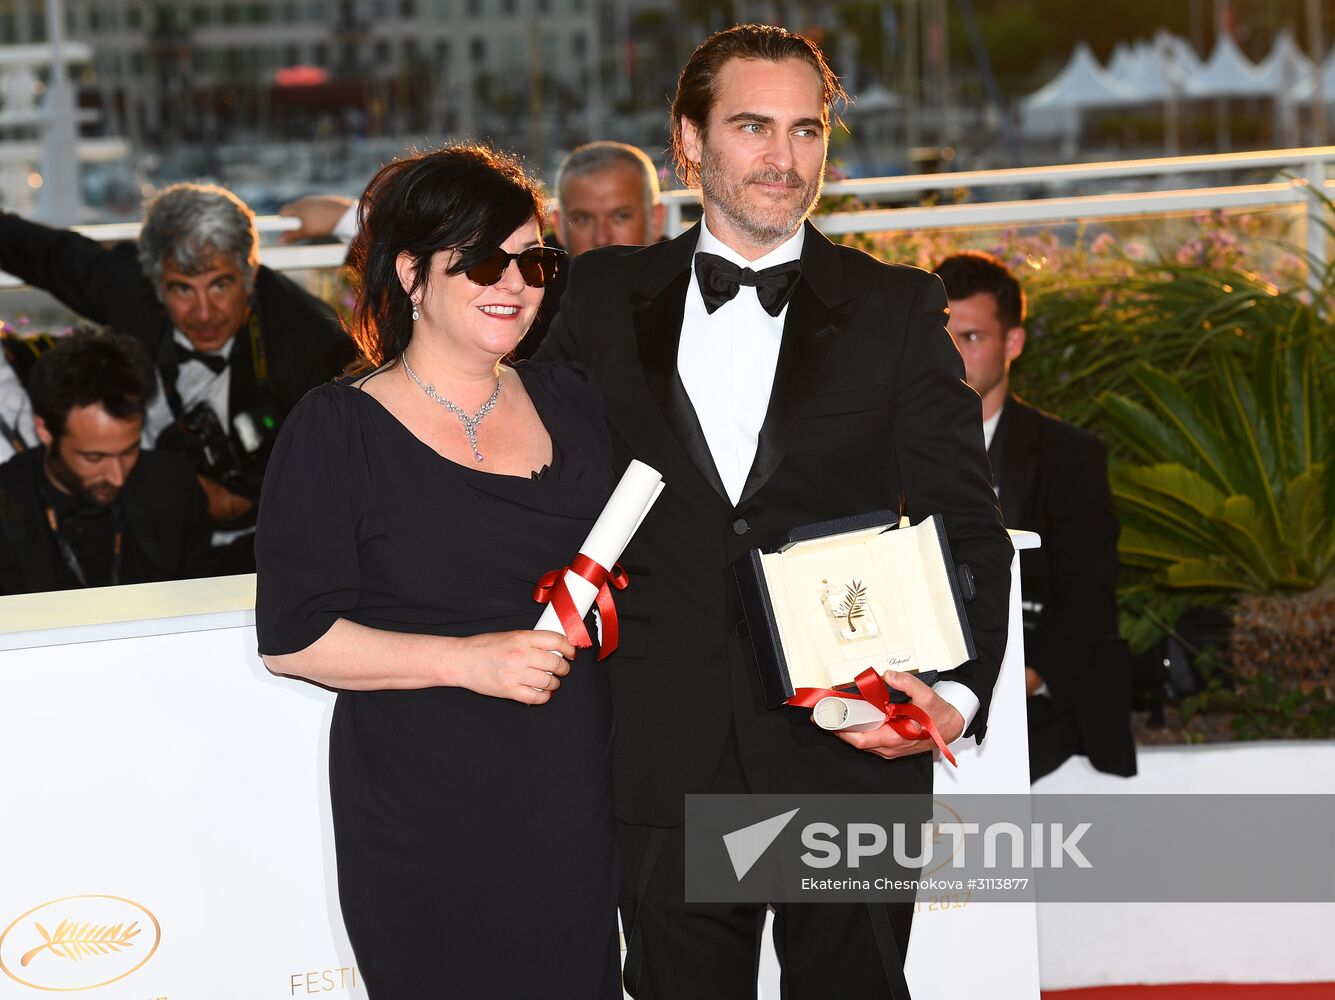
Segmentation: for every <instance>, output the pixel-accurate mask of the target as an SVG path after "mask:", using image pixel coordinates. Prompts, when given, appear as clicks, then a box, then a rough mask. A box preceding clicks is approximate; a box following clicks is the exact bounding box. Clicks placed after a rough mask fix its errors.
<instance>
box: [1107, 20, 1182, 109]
mask: <svg viewBox="0 0 1335 1000" xmlns="http://www.w3.org/2000/svg"><path fill="white" fill-rule="evenodd" d="M1182 46H1186V48H1187V51H1188V53H1189V55H1184V54H1183V53H1182V52H1181V48H1182ZM1120 48H1121V46H1119V49H1120ZM1190 48H1191V47H1190V46H1187V45H1186V43H1185V42H1183V41H1182V39H1180V38H1176V37H1174V36H1172V35H1169V34H1168V33H1167V32H1160V33H1159V34H1158V35H1156V36H1155V39H1154V41H1153V42H1146V41H1139V42H1136V44H1135V46H1134V47H1133V48H1130V49H1127V50H1126V52H1125V54H1123V55H1122V57H1121V58H1120V59H1119V58H1117V53H1116V52H1115V53H1114V56H1113V62H1112V64H1111V67H1110V69H1109V72H1110V73H1112V75H1113V76H1115V77H1116V78H1117V79H1118V80H1119V81H1121V82H1122V83H1124V84H1126V85H1127V86H1128V87H1131V88H1132V89H1133V90H1135V91H1136V92H1137V93H1138V94H1139V95H1140V96H1141V98H1142V99H1143V100H1147V101H1150V100H1153V101H1160V100H1163V99H1164V98H1165V97H1167V96H1168V93H1169V81H1170V80H1174V81H1176V87H1177V90H1178V91H1179V92H1182V91H1184V90H1185V87H1186V84H1185V79H1186V76H1187V73H1188V72H1189V70H1188V67H1189V66H1198V65H1199V63H1198V62H1196V60H1195V53H1194V52H1191V51H1190ZM1188 60H1190V61H1188Z"/></svg>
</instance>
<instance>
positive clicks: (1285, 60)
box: [1256, 28, 1312, 94]
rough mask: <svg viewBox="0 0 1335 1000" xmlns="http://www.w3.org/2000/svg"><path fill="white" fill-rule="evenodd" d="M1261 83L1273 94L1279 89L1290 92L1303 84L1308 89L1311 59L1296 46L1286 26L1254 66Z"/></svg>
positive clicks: (1310, 77) (1310, 76)
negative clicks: (1267, 51) (1264, 55)
mask: <svg viewBox="0 0 1335 1000" xmlns="http://www.w3.org/2000/svg"><path fill="white" fill-rule="evenodd" d="M1256 72H1257V75H1258V76H1259V77H1260V79H1261V85H1262V86H1263V87H1264V88H1265V89H1266V91H1267V92H1269V93H1271V94H1274V93H1277V92H1279V91H1281V90H1283V91H1285V92H1292V90H1293V89H1294V88H1295V87H1301V86H1302V85H1304V84H1307V85H1308V89H1310V82H1311V79H1312V60H1311V59H1309V58H1307V55H1306V53H1304V52H1303V50H1302V49H1300V48H1299V47H1298V43H1297V42H1295V41H1294V40H1293V35H1292V34H1291V33H1290V32H1289V29H1288V28H1284V29H1281V30H1280V32H1279V34H1277V35H1276V36H1275V42H1274V44H1273V45H1271V46H1270V52H1269V54H1267V55H1266V57H1265V58H1264V59H1262V60H1261V61H1260V63H1258V64H1257V66H1256Z"/></svg>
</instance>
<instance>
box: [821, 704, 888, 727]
mask: <svg viewBox="0 0 1335 1000" xmlns="http://www.w3.org/2000/svg"><path fill="white" fill-rule="evenodd" d="M811 719H812V721H813V722H815V723H816V725H818V726H820V727H821V729H825V730H828V731H829V732H832V733H833V732H845V733H869V732H871V731H872V730H873V729H880V728H881V727H882V726H884V725H885V713H884V712H882V711H881V710H880V709H879V708H877V707H876V706H875V705H872V704H870V703H869V702H865V701H861V700H859V699H856V698H835V697H829V698H822V699H821V700H820V701H818V702H816V704H815V705H814V706H812V709H811Z"/></svg>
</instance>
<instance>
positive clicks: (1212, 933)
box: [1034, 740, 1335, 995]
mask: <svg viewBox="0 0 1335 1000" xmlns="http://www.w3.org/2000/svg"><path fill="white" fill-rule="evenodd" d="M1137 768H1138V771H1139V773H1138V774H1137V775H1136V776H1135V777H1134V778H1119V777H1117V776H1115V775H1110V774H1101V773H1100V772H1098V771H1096V770H1094V768H1093V767H1091V766H1090V764H1089V761H1088V760H1086V759H1085V758H1084V757H1073V758H1071V759H1070V760H1068V761H1067V762H1066V763H1065V764H1063V765H1062V766H1061V767H1060V768H1058V769H1057V770H1056V771H1054V772H1052V773H1051V774H1049V775H1046V776H1044V777H1043V778H1041V779H1039V781H1038V782H1036V783H1035V784H1034V791H1035V792H1036V793H1038V792H1041V793H1043V794H1045V795H1055V794H1063V793H1066V794H1080V795H1091V794H1109V795H1183V794H1195V795H1314V794H1315V795H1330V794H1332V793H1335V741H1330V740H1303V741H1301V742H1295V741H1289V742H1273V743H1225V744H1208V745H1202V746H1162V747H1141V748H1140V749H1139V750H1138V752H1137ZM1332 838H1333V839H1332V843H1335V831H1332ZM1329 860H1330V859H1328V861H1329ZM1331 863H1335V862H1331ZM1332 930H1335V903H1104V904H1092V903H1044V904H1040V905H1039V907H1038V941H1039V949H1040V958H1041V962H1040V970H1041V979H1042V985H1043V988H1044V989H1047V990H1056V989H1071V988H1074V987H1080V986H1103V985H1108V984H1124V983H1126V984H1130V983H1335V948H1332V947H1331V943H1330V939H1331V933H1332ZM1331 993H1332V995H1335V989H1333V990H1332V991H1331Z"/></svg>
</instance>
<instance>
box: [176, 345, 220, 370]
mask: <svg viewBox="0 0 1335 1000" xmlns="http://www.w3.org/2000/svg"><path fill="white" fill-rule="evenodd" d="M187 361H198V362H199V363H200V364H202V365H204V366H206V367H207V368H208V369H209V371H211V372H213V374H215V375H221V374H222V373H223V369H224V368H226V367H227V355H225V354H206V353H205V352H204V351H192V350H191V349H190V348H188V347H182V346H181V345H180V344H177V345H176V363H177V364H178V365H183V364H185V363H186V362H187Z"/></svg>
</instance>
